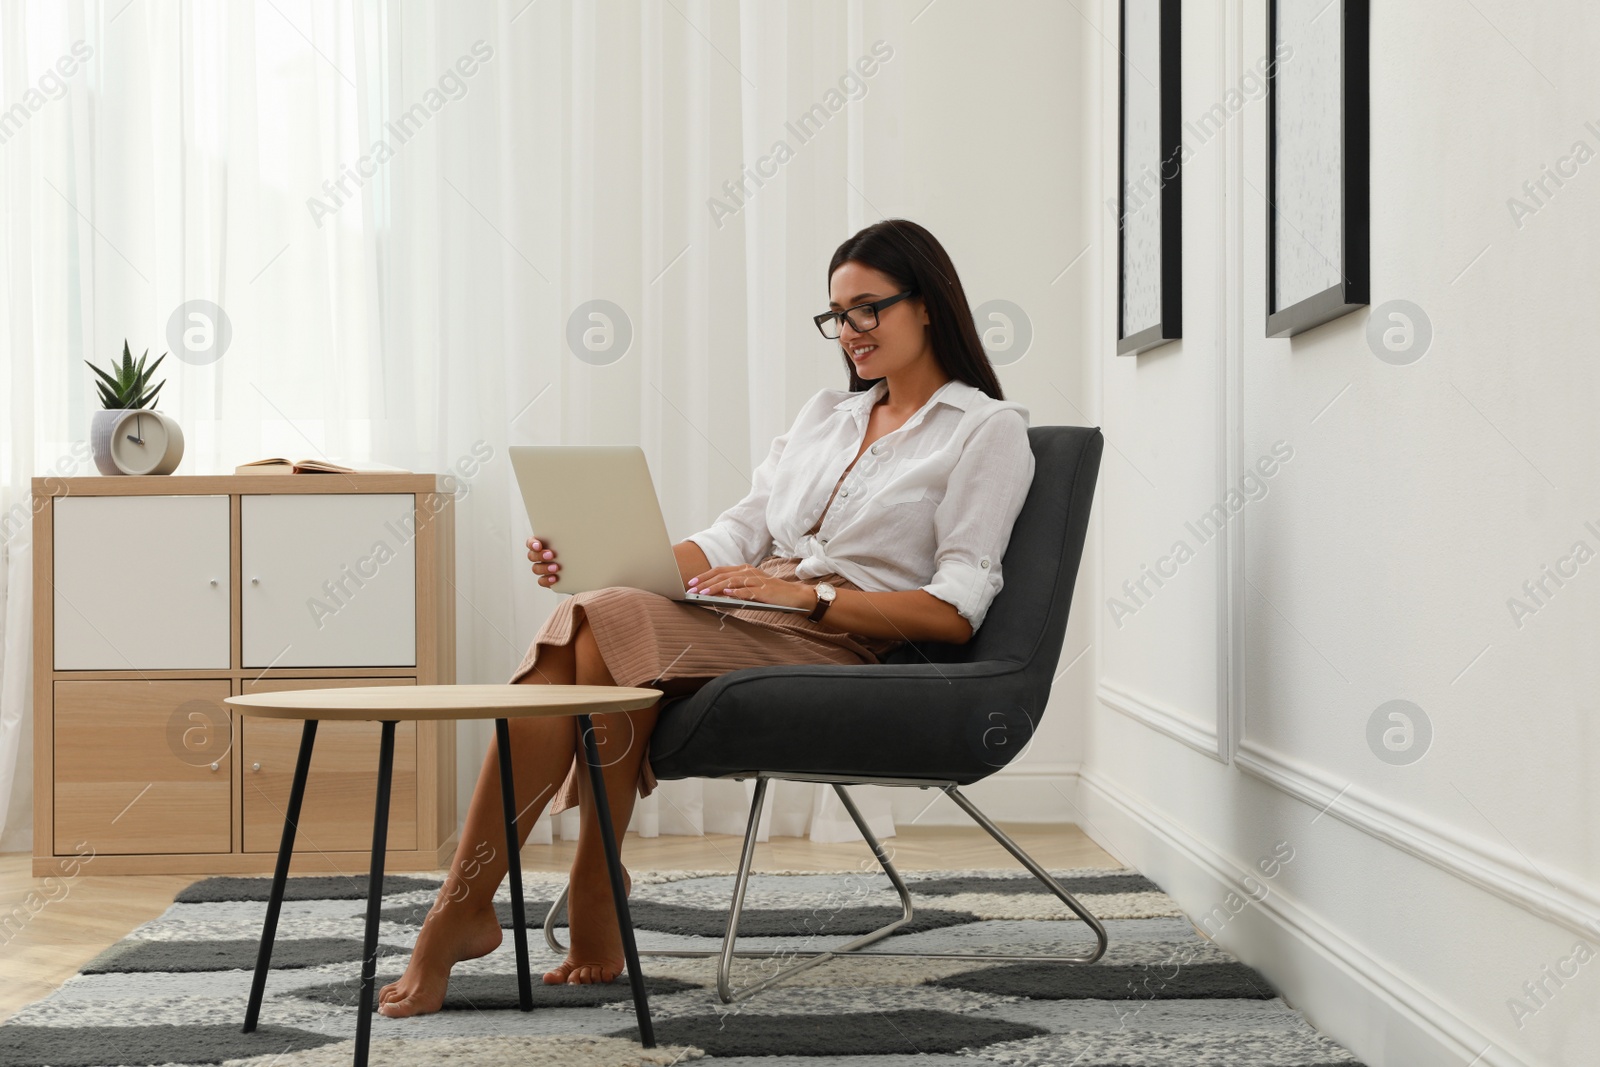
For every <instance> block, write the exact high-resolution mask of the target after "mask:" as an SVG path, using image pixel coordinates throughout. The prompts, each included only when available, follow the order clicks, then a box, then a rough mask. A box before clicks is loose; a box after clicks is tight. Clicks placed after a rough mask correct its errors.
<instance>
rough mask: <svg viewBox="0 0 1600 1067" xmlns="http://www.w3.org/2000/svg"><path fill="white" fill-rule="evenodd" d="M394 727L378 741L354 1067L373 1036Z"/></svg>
mask: <svg viewBox="0 0 1600 1067" xmlns="http://www.w3.org/2000/svg"><path fill="white" fill-rule="evenodd" d="M394 727H395V724H394V723H393V722H387V721H386V722H384V724H383V739H382V740H381V741H380V742H379V743H378V800H377V805H376V807H375V808H374V809H373V812H372V865H371V867H370V868H369V873H368V875H367V934H366V937H365V938H364V939H363V941H362V944H361V1004H360V1007H359V1009H358V1013H357V1015H356V1057H355V1067H367V1046H368V1044H369V1043H370V1042H371V1039H372V1009H373V1004H372V999H373V996H374V991H373V988H372V987H373V986H374V985H376V984H377V981H376V979H377V974H378V908H379V907H380V906H381V905H382V904H383V861H384V858H385V856H384V854H385V852H386V851H387V850H388V847H389V780H390V779H391V778H393V777H394Z"/></svg>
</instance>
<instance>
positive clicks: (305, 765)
mask: <svg viewBox="0 0 1600 1067" xmlns="http://www.w3.org/2000/svg"><path fill="white" fill-rule="evenodd" d="M316 740H317V720H316V719H307V720H306V721H305V725H304V726H303V727H302V728H301V730H300V755H299V757H298V758H297V759H296V760H295V763H294V784H293V785H291V786H290V787H289V810H288V811H287V812H285V813H284V816H283V837H282V838H281V839H280V841H279V844H278V865H277V866H276V867H274V868H273V870H272V895H271V896H270V897H268V898H267V919H266V922H264V923H263V924H262V926H261V947H260V948H259V949H257V950H256V973H255V977H254V978H253V979H251V981H250V1004H249V1006H248V1007H246V1008H245V1011H244V1032H245V1033H247V1034H252V1033H255V1029H256V1020H257V1019H258V1018H259V1017H260V1015H261V998H262V997H263V996H264V995H265V994H266V991H267V968H269V967H271V966H272V943H273V941H274V940H275V939H276V938H277V936H278V912H279V911H280V910H281V909H282V907H283V891H284V887H285V885H286V884H287V883H288V881H289V859H290V857H291V856H292V855H293V854H294V834H295V830H297V829H298V828H299V824H300V802H301V801H302V800H304V799H305V795H306V775H307V773H309V772H310V770H311V746H312V745H313V744H314V743H315V742H316Z"/></svg>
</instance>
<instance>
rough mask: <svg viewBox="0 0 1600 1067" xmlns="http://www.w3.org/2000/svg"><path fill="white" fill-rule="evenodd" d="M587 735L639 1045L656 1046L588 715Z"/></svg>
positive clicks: (581, 725)
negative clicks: (637, 1026)
mask: <svg viewBox="0 0 1600 1067" xmlns="http://www.w3.org/2000/svg"><path fill="white" fill-rule="evenodd" d="M578 730H579V732H580V733H582V734H583V753H584V758H585V760H586V762H587V763H588V764H589V781H590V783H591V784H592V785H593V786H594V805H595V816H596V818H597V820H598V821H599V823H600V840H601V842H602V843H603V844H604V845H605V847H606V869H607V871H608V872H609V873H610V875H611V899H612V901H613V902H614V903H615V904H616V907H617V927H618V929H619V930H620V931H621V933H622V955H623V958H624V959H625V960H626V961H627V964H628V982H629V984H631V985H632V986H633V1011H634V1014H635V1016H637V1019H638V1023H639V1044H641V1045H642V1046H644V1047H645V1048H655V1047H656V1032H655V1027H654V1026H652V1025H651V1023H650V999H649V997H648V995H647V994H646V993H645V990H644V973H643V972H642V971H640V969H639V949H638V947H637V946H636V945H635V944H634V941H633V917H632V916H631V915H630V914H629V913H628V890H627V887H626V886H624V885H623V882H622V854H621V853H620V852H619V851H618V850H617V834H616V831H615V830H613V829H612V827H611V805H610V804H609V803H607V801H606V778H605V773H604V770H603V769H602V767H601V764H600V752H599V750H598V749H597V748H596V747H595V743H594V723H593V722H592V721H591V720H590V718H589V716H587V715H579V716H578Z"/></svg>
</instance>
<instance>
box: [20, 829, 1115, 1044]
mask: <svg viewBox="0 0 1600 1067" xmlns="http://www.w3.org/2000/svg"><path fill="white" fill-rule="evenodd" d="M1001 828H1002V829H1003V830H1005V832H1006V833H1007V834H1009V835H1010V836H1011V837H1012V838H1013V839H1014V840H1015V841H1016V842H1017V844H1019V845H1021V846H1022V847H1023V848H1024V849H1025V850H1026V851H1027V852H1028V853H1029V854H1031V855H1032V856H1033V857H1034V859H1035V860H1037V861H1038V862H1039V863H1041V864H1043V865H1044V866H1045V867H1048V868H1052V869H1058V868H1062V867H1117V866H1119V864H1118V863H1117V861H1116V860H1115V859H1114V858H1113V857H1112V856H1111V855H1110V854H1108V853H1106V852H1105V851H1103V850H1102V849H1101V848H1100V847H1099V846H1098V845H1096V844H1095V843H1094V842H1093V841H1091V840H1089V838H1088V837H1086V836H1085V835H1084V834H1083V833H1082V831H1080V830H1079V829H1078V828H1077V827H1076V826H1071V825H1059V826H1057V825H1043V824H1039V823H1030V824H1026V825H1022V824H1016V825H1012V824H1003V825H1002V827H1001ZM740 844H741V841H740V839H739V838H738V837H733V836H723V835H706V836H702V837H685V836H682V835H671V836H663V837H653V838H642V837H638V836H637V835H634V834H629V835H628V837H627V840H626V842H625V843H624V845H623V854H624V856H625V857H626V862H627V864H628V866H629V868H630V869H632V870H635V871H638V870H663V871H667V870H725V871H728V872H729V873H732V872H733V871H734V870H735V869H736V868H737V866H738V861H739V848H740ZM884 845H885V846H886V847H887V848H889V849H890V850H891V856H892V858H893V860H894V862H895V865H896V866H897V867H899V868H901V869H902V870H909V871H915V870H930V869H939V868H944V869H952V868H973V867H995V868H1012V867H1016V866H1017V864H1016V861H1015V860H1014V859H1012V858H1011V856H1010V855H1009V854H1008V853H1006V852H1005V850H1004V849H1002V848H1001V847H1000V846H999V845H997V844H995V842H994V841H993V840H992V839H991V838H990V837H989V836H988V835H986V834H985V833H984V832H983V831H981V830H979V829H978V828H977V827H970V828H969V827H942V826H903V827H900V828H899V830H898V832H897V833H896V834H895V836H894V837H892V838H888V839H886V840H885V841H884ZM575 847H576V842H572V841H557V842H555V843H554V844H550V845H529V846H528V847H527V848H526V849H524V850H523V859H522V862H523V866H524V867H525V868H527V869H528V870H542V871H565V870H567V869H568V868H569V867H570V866H571V864H572V854H573V849H574V848H575ZM869 855H870V853H869V852H868V850H867V848H866V846H865V845H864V844H862V843H861V842H859V841H858V842H855V843H852V844H817V843H815V842H812V841H808V840H805V839H803V838H796V837H777V838H773V839H772V840H771V841H769V842H767V843H765V844H759V845H757V846H756V856H755V869H756V870H757V871H763V870H769V871H770V870H800V871H853V870H858V869H860V868H859V865H860V863H861V861H862V860H863V859H864V858H866V857H867V856H869ZM30 869H31V860H30V857H29V856H27V855H26V854H24V853H16V852H13V853H0V922H4V920H5V917H6V916H12V919H11V920H10V922H7V923H5V925H4V926H0V1021H3V1020H5V1019H7V1018H9V1017H10V1016H11V1015H12V1014H14V1013H15V1012H16V1011H17V1009H19V1008H22V1007H24V1006H26V1005H28V1004H32V1003H33V1002H34V1001H36V1000H41V999H43V998H44V997H46V996H48V995H49V994H50V993H52V992H53V991H54V990H55V989H57V988H58V987H59V986H60V985H61V983H62V982H65V981H66V980H67V979H68V978H70V977H72V976H73V975H74V974H77V973H78V968H80V967H82V966H83V965H84V964H85V963H87V962H89V961H90V960H91V959H93V958H94V957H95V956H97V955H98V954H100V953H101V952H103V951H104V950H105V949H107V948H109V947H111V946H112V945H113V944H115V943H116V942H118V941H120V940H121V939H122V938H124V937H126V936H127V935H128V933H129V932H130V931H131V930H133V928H134V927H136V926H138V925H140V924H141V923H145V922H148V921H150V920H151V919H154V918H155V917H157V916H158V915H160V914H161V913H162V912H164V911H166V910H167V907H168V906H169V905H170V904H171V903H172V899H173V897H174V896H175V895H176V894H177V893H178V891H179V890H180V889H183V888H184V887H186V886H188V885H189V884H191V883H193V882H196V881H198V880H199V877H198V876H190V875H119V876H112V875H100V876H98V877H97V876H94V875H87V874H85V875H79V876H78V877H77V878H74V879H71V880H70V881H66V880H63V879H59V878H57V879H43V878H34V877H32V875H31V874H30V873H29V872H30ZM30 895H31V896H32V900H31V902H30V900H29V898H30ZM19 927H20V928H19Z"/></svg>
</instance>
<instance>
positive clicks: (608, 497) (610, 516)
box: [510, 445, 812, 615]
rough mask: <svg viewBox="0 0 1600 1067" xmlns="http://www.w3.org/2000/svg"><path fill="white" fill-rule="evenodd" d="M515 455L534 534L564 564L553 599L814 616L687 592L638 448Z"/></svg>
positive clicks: (522, 448)
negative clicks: (654, 596) (632, 594)
mask: <svg viewBox="0 0 1600 1067" xmlns="http://www.w3.org/2000/svg"><path fill="white" fill-rule="evenodd" d="M510 451H511V469H512V470H514V471H516V473H517V484H518V486H520V487H521V489H522V502H523V504H524V505H526V507H527V509H528V519H529V521H531V522H532V523H533V531H534V534H535V535H536V536H538V537H539V538H540V539H541V540H546V541H549V542H550V544H552V545H554V546H555V550H556V562H558V563H560V564H561V570H560V571H559V572H558V573H559V574H560V576H561V580H560V582H559V583H557V586H556V589H555V591H556V592H558V593H586V592H588V591H589V590H591V589H604V588H606V587H607V586H613V585H624V586H629V587H631V588H634V589H643V590H645V591H647V592H651V593H659V594H660V595H661V596H664V597H667V598H668V599H670V600H679V601H685V602H687V603H691V604H719V605H727V606H729V607H739V608H758V609H761V610H765V611H787V612H793V613H797V614H801V615H809V614H810V613H811V611H812V609H811V608H809V607H803V608H797V607H791V606H789V605H787V604H761V603H757V602H756V601H753V600H744V599H741V598H739V597H731V596H708V595H706V594H704V593H691V592H689V591H687V590H686V589H685V588H684V585H683V576H682V575H681V574H680V573H679V572H678V561H677V557H676V556H674V555H673V553H672V540H671V538H669V537H668V536H667V524H666V521H665V520H664V519H663V518H662V515H661V502H660V500H659V499H658V498H657V496H656V488H655V483H654V482H653V481H652V480H651V478H650V468H649V465H648V464H647V463H646V462H645V456H644V449H642V448H640V447H639V446H638V445H512V446H511V448H510ZM546 588H548V586H547V587H546Z"/></svg>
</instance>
